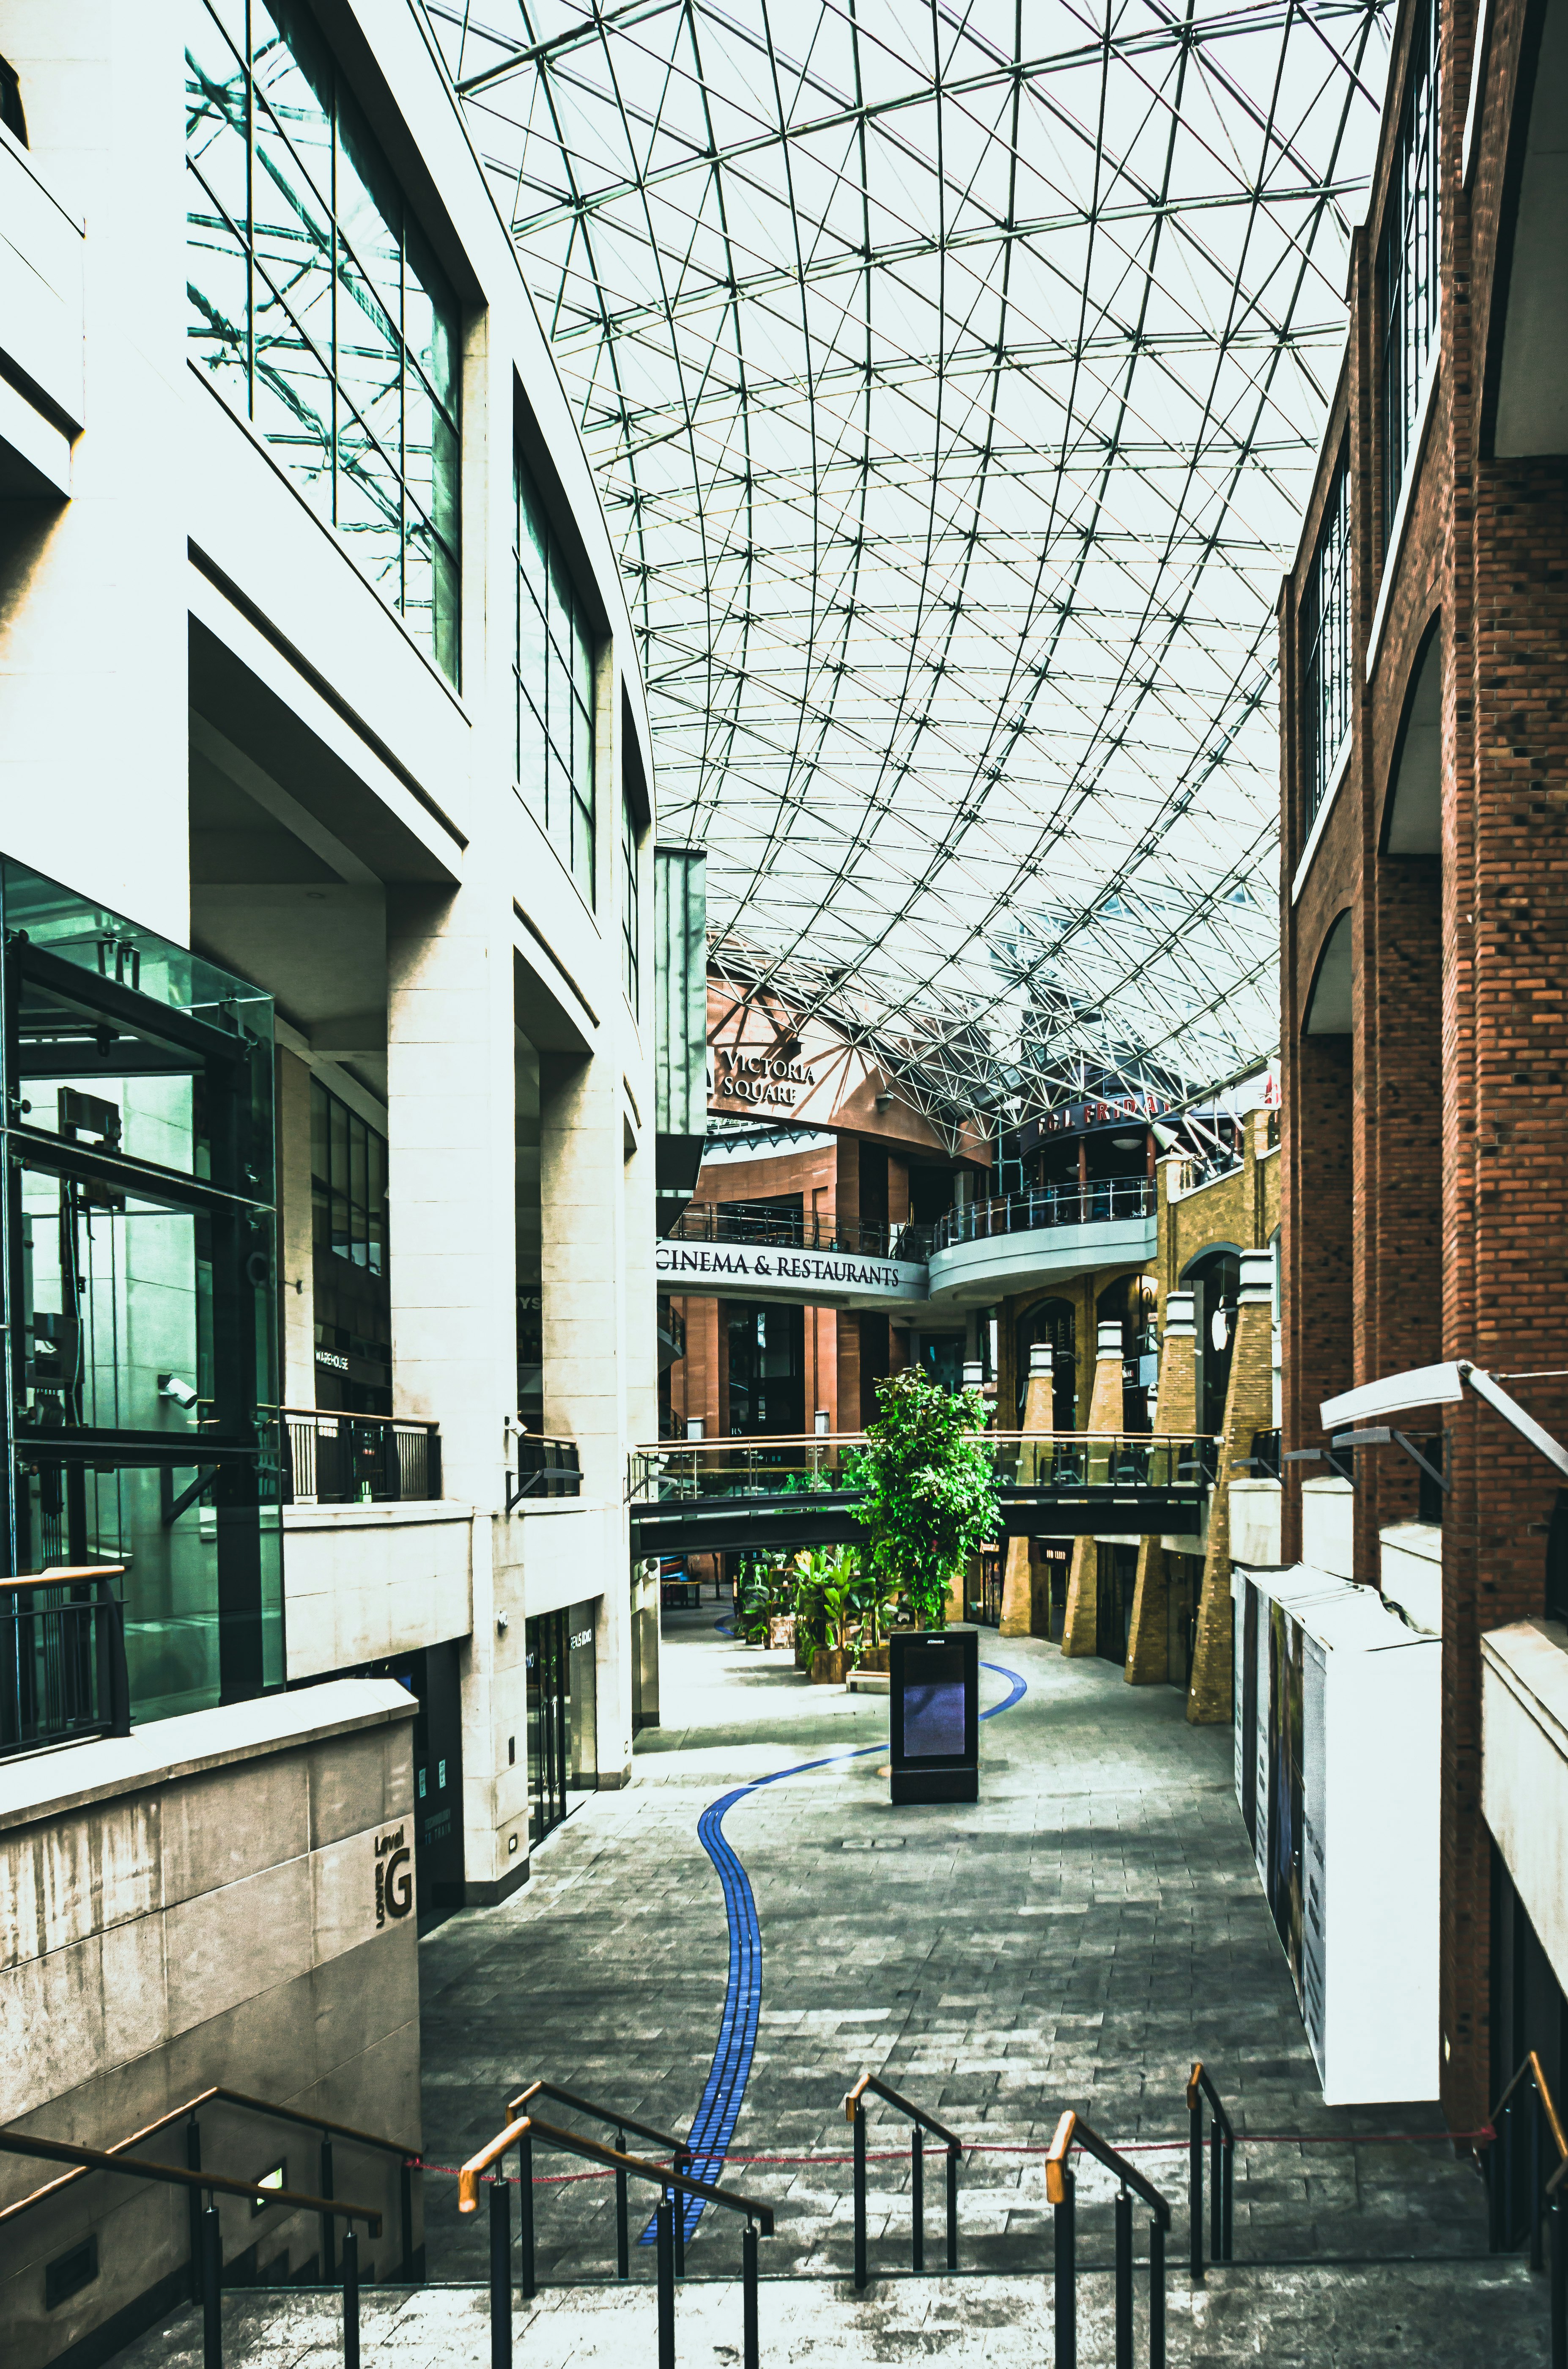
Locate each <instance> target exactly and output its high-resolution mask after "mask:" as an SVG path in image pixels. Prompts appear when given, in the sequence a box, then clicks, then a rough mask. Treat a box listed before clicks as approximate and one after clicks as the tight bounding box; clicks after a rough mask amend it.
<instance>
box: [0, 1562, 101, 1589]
mask: <svg viewBox="0 0 1568 2369" xmlns="http://www.w3.org/2000/svg"><path fill="white" fill-rule="evenodd" d="M124 1576H125V1565H124V1564H123V1563H122V1562H84V1563H61V1564H58V1565H54V1566H52V1567H51V1569H50V1570H48V1571H33V1572H29V1573H28V1574H26V1575H25V1576H24V1577H23V1578H21V1579H0V1590H4V1591H6V1593H10V1592H11V1591H13V1590H15V1589H17V1588H20V1587H69V1586H74V1585H75V1584H76V1583H77V1582H78V1581H80V1580H84V1579H123V1578H124Z"/></svg>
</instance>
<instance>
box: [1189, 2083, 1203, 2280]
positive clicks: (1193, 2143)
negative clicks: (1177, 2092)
mask: <svg viewBox="0 0 1568 2369" xmlns="http://www.w3.org/2000/svg"><path fill="white" fill-rule="evenodd" d="M1189 2094H1190V2097H1191V2100H1192V2102H1191V2103H1190V2104H1189V2105H1188V2107H1187V2226H1188V2235H1189V2237H1190V2240H1191V2247H1192V2260H1191V2263H1190V2264H1189V2268H1190V2270H1191V2272H1192V2283H1193V2284H1194V2286H1195V2287H1200V2286H1202V2284H1203V2092H1202V2091H1201V2090H1200V2089H1195V2090H1193V2091H1191V2092H1190V2093H1189Z"/></svg>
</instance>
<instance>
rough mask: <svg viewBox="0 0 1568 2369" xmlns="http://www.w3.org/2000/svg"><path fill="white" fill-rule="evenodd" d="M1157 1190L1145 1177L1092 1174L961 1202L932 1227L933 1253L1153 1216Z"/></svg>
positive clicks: (1028, 1185)
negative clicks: (1062, 1228) (963, 1245)
mask: <svg viewBox="0 0 1568 2369" xmlns="http://www.w3.org/2000/svg"><path fill="white" fill-rule="evenodd" d="M1157 1193H1158V1188H1157V1186H1156V1185H1155V1184H1154V1183H1153V1181H1152V1180H1151V1179H1150V1178H1149V1177H1146V1176H1097V1177H1096V1176H1091V1177H1089V1178H1088V1179H1087V1180H1086V1181H1085V1182H1084V1183H1083V1184H1079V1183H1078V1182H1077V1180H1076V1179H1073V1180H1072V1181H1071V1182H1070V1183H1063V1184H1056V1185H1051V1184H1026V1185H1024V1188H1023V1190H1022V1191H1021V1192H1017V1193H1006V1194H993V1195H992V1196H990V1198H989V1199H987V1200H983V1201H960V1202H958V1203H956V1205H955V1207H953V1208H951V1209H949V1210H947V1211H946V1212H945V1213H944V1215H943V1216H942V1217H940V1218H939V1219H937V1221H936V1224H935V1226H934V1227H933V1230H932V1242H931V1247H932V1251H933V1253H935V1252H937V1251H943V1250H948V1249H951V1248H953V1247H955V1246H956V1245H957V1244H959V1243H963V1242H991V1241H994V1240H996V1238H997V1237H998V1236H1003V1237H1005V1236H1006V1235H1009V1234H1019V1233H1035V1232H1036V1231H1039V1232H1044V1231H1046V1230H1048V1229H1050V1228H1052V1227H1056V1226H1085V1225H1104V1224H1106V1223H1108V1222H1110V1221H1112V1220H1114V1219H1116V1218H1151V1217H1152V1216H1153V1215H1154V1213H1155V1209H1156V1207H1157Z"/></svg>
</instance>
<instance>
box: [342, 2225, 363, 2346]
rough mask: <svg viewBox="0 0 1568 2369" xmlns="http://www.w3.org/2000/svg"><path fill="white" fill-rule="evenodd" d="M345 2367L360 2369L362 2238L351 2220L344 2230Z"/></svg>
mask: <svg viewBox="0 0 1568 2369" xmlns="http://www.w3.org/2000/svg"><path fill="white" fill-rule="evenodd" d="M343 2369H360V2238H359V2232H358V2231H357V2230H356V2229H355V2227H354V2225H353V2223H352V2222H351V2221H350V2222H349V2225H348V2226H347V2228H346V2229H345V2230H344V2232H343Z"/></svg>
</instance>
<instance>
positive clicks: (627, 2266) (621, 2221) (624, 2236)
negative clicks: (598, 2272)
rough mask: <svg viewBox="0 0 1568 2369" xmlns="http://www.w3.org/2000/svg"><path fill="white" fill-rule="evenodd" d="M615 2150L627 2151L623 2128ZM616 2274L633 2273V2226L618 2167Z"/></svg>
mask: <svg viewBox="0 0 1568 2369" xmlns="http://www.w3.org/2000/svg"><path fill="white" fill-rule="evenodd" d="M615 2152H616V2154H617V2155H624V2154H625V2152H626V2134H625V2132H624V2131H623V2130H618V2131H617V2132H616V2134H615ZM615 2275H616V2277H617V2278H618V2279H629V2278H630V2277H631V2275H632V2228H631V2219H630V2215H629V2211H628V2205H627V2197H626V2175H625V2172H624V2169H618V2170H617V2171H616V2174H615Z"/></svg>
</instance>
